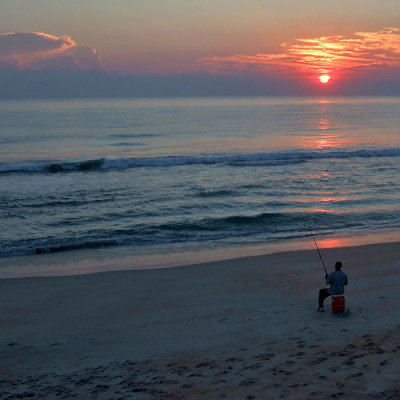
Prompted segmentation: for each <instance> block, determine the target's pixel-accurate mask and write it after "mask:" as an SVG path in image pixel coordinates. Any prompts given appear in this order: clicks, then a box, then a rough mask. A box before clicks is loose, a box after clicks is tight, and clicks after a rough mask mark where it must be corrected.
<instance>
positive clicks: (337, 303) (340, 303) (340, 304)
mask: <svg viewBox="0 0 400 400" xmlns="http://www.w3.org/2000/svg"><path fill="white" fill-rule="evenodd" d="M344 308H345V301H344V296H332V313H333V314H342V313H344Z"/></svg>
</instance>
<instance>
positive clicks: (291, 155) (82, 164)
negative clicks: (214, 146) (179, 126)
mask: <svg viewBox="0 0 400 400" xmlns="http://www.w3.org/2000/svg"><path fill="white" fill-rule="evenodd" d="M375 157H400V148H387V149H371V150H369V149H361V150H354V151H345V150H337V151H325V152H319V151H300V150H298V151H297V150H294V151H284V152H271V153H235V154H232V153H222V154H221V153H219V154H198V155H182V156H163V157H145V158H119V159H108V158H98V159H92V160H83V161H68V160H66V161H37V162H27V163H0V174H11V173H50V174H51V173H62V172H64V173H66V172H92V171H99V170H103V171H106V170H123V169H129V168H139V167H173V166H183V165H197V164H203V165H207V164H209V165H214V164H226V165H230V166H234V167H257V166H280V165H290V164H298V163H303V162H307V161H311V160H320V159H351V158H375Z"/></svg>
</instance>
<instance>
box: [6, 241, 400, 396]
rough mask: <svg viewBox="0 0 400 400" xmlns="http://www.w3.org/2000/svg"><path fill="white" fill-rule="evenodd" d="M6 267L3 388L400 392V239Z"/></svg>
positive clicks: (124, 392) (115, 392) (33, 391)
mask: <svg viewBox="0 0 400 400" xmlns="http://www.w3.org/2000/svg"><path fill="white" fill-rule="evenodd" d="M323 254H324V258H325V260H326V263H327V264H328V265H330V266H332V265H334V262H335V261H336V260H341V261H342V262H343V265H344V267H343V270H344V271H345V272H347V274H348V276H349V286H348V288H347V292H346V306H347V309H348V310H349V311H350V315H349V316H347V317H334V316H333V315H332V313H331V310H330V304H331V303H330V299H327V300H326V311H325V312H324V313H320V312H317V311H315V309H316V306H317V295H318V289H319V288H320V287H324V282H323V276H324V273H323V270H322V267H321V265H320V261H319V258H318V254H317V253H316V252H315V251H298V252H288V253H278V254H270V255H265V256H255V257H245V258H236V259H233V260H225V261H220V262H211V263H205V264H197V265H191V266H183V267H177V268H170V269H153V270H142V271H121V272H104V273H96V274H91V275H79V276H63V277H47V278H21V279H2V280H0V326H1V330H0V399H14V398H46V399H70V398H78V399H200V398H203V399H218V398H229V399H281V398H282V399H283V398H284V399H326V398H340V399H368V398H370V399H375V398H376V399H398V398H400V382H399V374H398V371H399V370H400V359H399V353H400V317H399V313H398V309H399V303H400V300H399V299H400V296H399V295H400V269H399V261H400V243H390V244H378V245H367V246H359V247H346V248H331V249H324V251H323Z"/></svg>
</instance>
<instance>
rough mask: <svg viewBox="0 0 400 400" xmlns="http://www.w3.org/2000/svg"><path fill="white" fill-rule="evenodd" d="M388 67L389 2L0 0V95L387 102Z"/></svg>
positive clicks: (394, 23)
mask: <svg viewBox="0 0 400 400" xmlns="http://www.w3.org/2000/svg"><path fill="white" fill-rule="evenodd" d="M399 71H400V2H399V1H398V0H380V1H376V0H336V1H331V0H323V1H321V0H301V1H299V0H213V1H211V0H145V1H144V0H141V1H136V0H113V1H112V2H111V1H109V0H107V1H106V0H84V1H82V0H80V1H77V0H56V1H55V0H51V1H50V0H0V97H7V96H11V97H12V96H13V95H18V96H23V95H24V93H25V94H26V95H27V96H28V97H32V96H33V97H35V96H39V97H40V96H44V97H46V95H50V94H49V89H48V87H50V86H52V87H51V92H52V94H51V95H53V96H57V87H58V89H59V94H60V95H62V94H64V95H66V91H67V92H68V94H67V95H68V96H73V89H74V87H75V88H76V91H77V93H78V92H79V93H80V94H79V95H84V94H85V90H87V95H88V96H90V95H94V96H100V95H101V96H104V95H107V93H109V94H110V95H118V87H119V86H120V90H119V91H120V94H121V95H133V96H134V95H140V96H142V95H146V86H149V90H148V94H149V95H157V93H158V94H161V95H162V94H166V95H168V94H177V95H180V94H182V95H190V93H192V94H193V95H207V94H210V95H219V94H221V95H226V94H228V95H229V94H235V95H238V94H239V95H240V94H243V95H248V94H257V95H258V94H267V95H268V94H273V95H279V94H283V95H286V94H299V93H300V94H323V93H326V94H330V93H331V94H352V92H353V93H355V94H395V92H396V90H398V89H399V88H400V83H399V82H400V74H399ZM322 75H327V77H328V78H326V79H325V80H326V81H327V82H326V83H321V80H320V77H321V76H322ZM88 76H89V77H90V78H91V80H90V82H89V83H90V85H89V83H88V87H87V88H86V89H85V88H84V87H83V86H82V85H83V83H84V82H86V81H87V79H86V78H85V77H88ZM60 77H63V80H64V83H62V82H61V78H60ZM94 77H95V78H94ZM161 77H162V79H161ZM190 77H191V78H192V79H189V78H190ZM179 78H181V79H179ZM124 79H125V80H124ZM39 80H40V81H41V82H44V85H42V87H41V86H40V85H39V84H38V82H39ZM66 81H68V82H69V84H65V82H66ZM21 82H22V83H23V84H22V83H21ZM182 82H184V83H185V86H184V87H183V83H182ZM63 85H64V86H63ZM196 85H197V86H196ZM23 86H25V87H26V88H25V89H24V87H23ZM89 86H90V87H89ZM135 86H137V87H138V90H137V91H135ZM127 87H129V90H127ZM28 92H29V93H28ZM111 92H113V93H111ZM392 92H393V93H392Z"/></svg>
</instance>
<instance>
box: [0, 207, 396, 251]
mask: <svg viewBox="0 0 400 400" xmlns="http://www.w3.org/2000/svg"><path fill="white" fill-rule="evenodd" d="M399 226H400V215H397V214H391V213H381V212H370V213H324V212H277V213H259V214H250V215H226V216H220V217H211V218H203V219H198V220H190V219H189V220H187V219H182V220H180V221H177V220H175V221H173V220H172V221H169V222H164V223H154V224H138V225H136V226H131V227H125V228H122V229H121V228H119V229H106V230H103V229H100V230H98V231H96V232H93V231H91V232H89V231H87V230H83V231H81V232H80V233H78V232H77V234H76V235H74V237H73V238H72V237H69V236H65V235H60V236H58V237H54V236H53V237H47V238H44V237H43V238H37V239H32V240H20V239H18V240H11V241H8V242H4V241H3V243H2V245H1V246H0V257H7V256H18V255H28V254H31V255H33V254H45V253H56V252H68V251H74V250H79V249H97V248H107V247H119V246H134V247H136V248H138V247H141V246H149V245H155V246H157V245H165V244H183V243H194V242H196V243H198V244H199V243H214V244H216V243H219V244H234V243H239V244H240V243H241V244H244V243H252V244H256V243H265V242H268V241H271V240H282V239H283V240H287V239H291V238H305V237H309V236H310V230H313V232H314V233H315V234H316V235H318V236H324V235H327V234H334V233H340V232H346V233H348V232H350V231H353V232H355V231H362V230H371V229H382V228H387V227H392V228H393V227H396V228H397V227H399Z"/></svg>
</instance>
